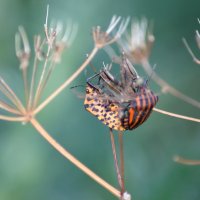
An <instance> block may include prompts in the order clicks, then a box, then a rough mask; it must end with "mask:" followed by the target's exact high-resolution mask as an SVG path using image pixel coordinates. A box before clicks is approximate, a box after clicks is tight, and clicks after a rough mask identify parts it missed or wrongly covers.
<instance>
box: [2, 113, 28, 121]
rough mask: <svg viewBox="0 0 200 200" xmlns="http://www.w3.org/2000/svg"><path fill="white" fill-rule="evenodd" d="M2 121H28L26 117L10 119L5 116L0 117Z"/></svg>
mask: <svg viewBox="0 0 200 200" xmlns="http://www.w3.org/2000/svg"><path fill="white" fill-rule="evenodd" d="M0 120H5V121H11V122H24V121H26V118H25V117H10V116H5V115H0Z"/></svg>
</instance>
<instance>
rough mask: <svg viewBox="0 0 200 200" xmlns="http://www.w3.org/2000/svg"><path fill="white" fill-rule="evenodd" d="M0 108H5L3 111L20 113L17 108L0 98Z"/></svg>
mask: <svg viewBox="0 0 200 200" xmlns="http://www.w3.org/2000/svg"><path fill="white" fill-rule="evenodd" d="M0 108H1V109H3V110H5V111H8V112H10V113H13V114H17V115H20V114H21V113H20V112H19V111H18V110H16V109H15V108H13V107H12V106H11V105H9V104H8V103H5V102H4V101H3V100H0Z"/></svg>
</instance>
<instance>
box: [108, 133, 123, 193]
mask: <svg viewBox="0 0 200 200" xmlns="http://www.w3.org/2000/svg"><path fill="white" fill-rule="evenodd" d="M110 140H111V145H112V152H113V158H114V163H115V169H116V172H117V180H118V183H119V186H120V188H121V197H122V195H123V193H122V177H121V174H120V169H119V164H118V160H117V154H116V145H115V139H114V135H113V132H112V129H110Z"/></svg>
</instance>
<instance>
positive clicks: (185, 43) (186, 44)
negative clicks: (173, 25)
mask: <svg viewBox="0 0 200 200" xmlns="http://www.w3.org/2000/svg"><path fill="white" fill-rule="evenodd" d="M182 40H183V43H184V45H185V47H186V49H187V50H188V52H189V54H190V55H191V56H192V59H193V61H194V62H195V63H197V64H198V65H200V60H199V59H198V58H197V57H196V56H195V55H194V53H193V52H192V49H191V48H190V46H189V44H188V43H187V41H186V39H185V38H183V39H182Z"/></svg>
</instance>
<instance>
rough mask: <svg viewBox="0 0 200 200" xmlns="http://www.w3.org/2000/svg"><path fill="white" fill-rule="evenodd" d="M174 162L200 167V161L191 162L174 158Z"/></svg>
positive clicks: (178, 157)
mask: <svg viewBox="0 0 200 200" xmlns="http://www.w3.org/2000/svg"><path fill="white" fill-rule="evenodd" d="M173 160H174V161H175V162H177V163H180V164H184V165H200V160H189V159H185V158H182V157H180V156H174V158H173Z"/></svg>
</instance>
